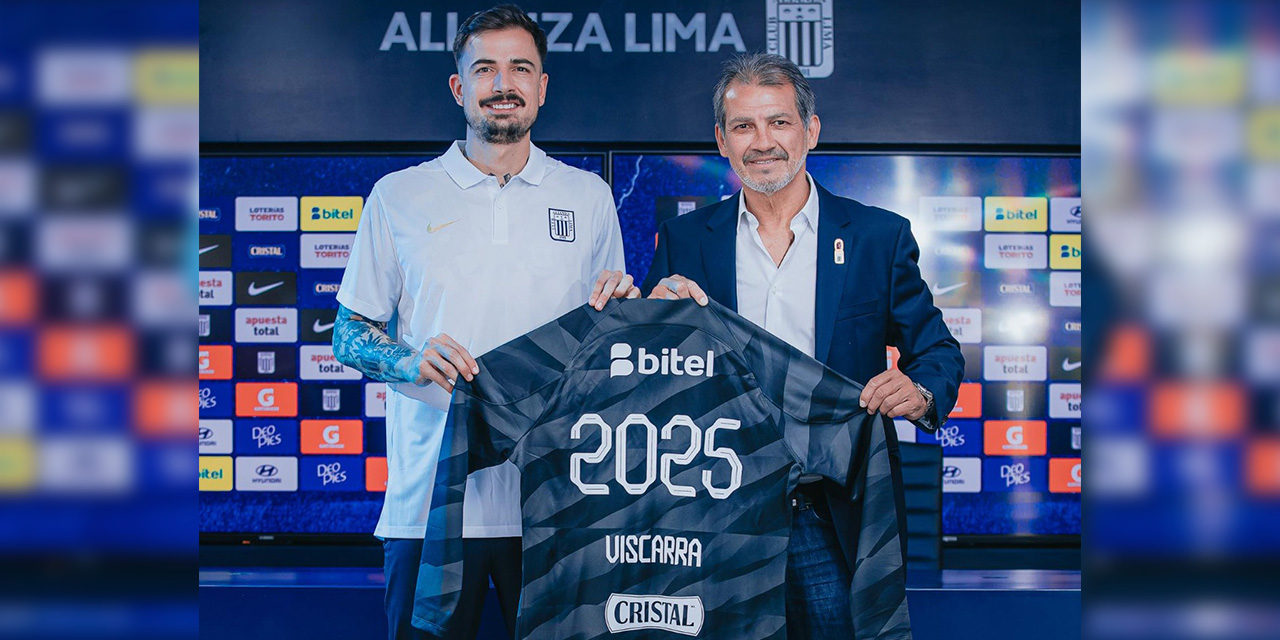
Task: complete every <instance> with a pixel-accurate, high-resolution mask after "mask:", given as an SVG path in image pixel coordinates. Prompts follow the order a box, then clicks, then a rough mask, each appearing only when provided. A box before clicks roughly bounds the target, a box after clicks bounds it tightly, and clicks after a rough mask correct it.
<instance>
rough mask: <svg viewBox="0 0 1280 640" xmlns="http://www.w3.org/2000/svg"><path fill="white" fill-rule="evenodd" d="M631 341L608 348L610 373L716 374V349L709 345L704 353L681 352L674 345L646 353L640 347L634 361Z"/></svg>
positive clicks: (610, 375)
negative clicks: (632, 359)
mask: <svg viewBox="0 0 1280 640" xmlns="http://www.w3.org/2000/svg"><path fill="white" fill-rule="evenodd" d="M631 353H632V348H631V345H629V344H626V343H623V342H619V343H618V344H615V345H613V346H612V347H610V348H609V360H610V362H609V377H610V378H616V377H618V376H629V375H631V374H633V373H639V374H640V375H642V376H647V375H652V374H655V373H656V374H660V375H664V376H667V375H671V376H685V375H688V376H706V377H708V378H710V377H711V376H712V375H714V374H715V368H716V366H715V365H716V360H715V358H716V353H715V351H712V350H710V349H708V350H707V355H706V357H705V358H704V357H703V356H684V355H680V350H679V349H676V348H674V347H673V348H670V349H667V348H663V350H662V351H661V352H660V353H649V352H647V351H645V350H644V347H640V349H639V350H636V362H634V363H633V362H632V361H631Z"/></svg>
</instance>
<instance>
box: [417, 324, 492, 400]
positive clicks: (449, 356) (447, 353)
mask: <svg viewBox="0 0 1280 640" xmlns="http://www.w3.org/2000/svg"><path fill="white" fill-rule="evenodd" d="M418 358H419V359H418V362H417V365H418V374H419V375H420V376H421V377H420V378H419V381H418V384H426V381H427V380H430V381H431V382H434V383H436V384H438V385H440V388H442V389H444V390H445V391H448V392H449V393H453V383H454V382H456V381H457V379H458V374H462V377H463V378H464V379H466V380H467V381H468V382H470V381H471V379H472V376H474V375H475V374H477V373H480V367H479V366H477V365H476V361H475V358H472V357H471V354H470V353H467V350H466V349H464V348H462V345H460V344H458V343H457V342H456V341H455V340H454V339H453V338H450V337H449V336H448V335H447V334H443V333H442V334H440V335H438V336H436V337H434V338H432V339H430V340H427V346H426V347H424V348H423V349H422V353H421V354H419V356H418Z"/></svg>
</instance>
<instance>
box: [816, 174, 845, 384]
mask: <svg viewBox="0 0 1280 640" xmlns="http://www.w3.org/2000/svg"><path fill="white" fill-rule="evenodd" d="M814 186H816V187H817V189H818V282H817V288H818V290H817V291H816V292H815V294H816V295H815V296H814V302H815V304H814V316H815V317H814V352H813V356H814V358H816V359H817V360H818V361H819V362H822V363H825V362H826V361H827V355H828V354H829V353H830V351H831V334H832V332H833V331H834V330H835V324H836V309H837V308H839V306H840V296H841V295H842V294H843V293H844V282H845V278H846V277H847V274H848V273H849V271H850V270H852V268H853V267H852V262H853V258H854V256H853V255H852V251H851V249H852V243H850V241H849V240H850V238H849V237H848V236H849V231H850V230H849V229H846V227H847V226H848V225H849V223H850V222H852V221H853V218H852V217H851V216H850V215H849V210H848V209H847V208H846V207H845V205H844V203H843V202H841V200H840V198H837V197H836V196H834V195H832V194H831V192H830V191H827V190H826V189H823V188H822V187H821V186H819V185H818V183H817V182H814ZM837 241H839V242H840V250H839V251H837V246H836V244H837ZM841 253H843V255H840V254H841ZM837 260H839V262H840V264H837Z"/></svg>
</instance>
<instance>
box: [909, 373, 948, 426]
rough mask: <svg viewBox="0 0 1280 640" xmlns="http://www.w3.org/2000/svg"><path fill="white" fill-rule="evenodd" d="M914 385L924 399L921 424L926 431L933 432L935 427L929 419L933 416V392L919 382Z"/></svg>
mask: <svg viewBox="0 0 1280 640" xmlns="http://www.w3.org/2000/svg"><path fill="white" fill-rule="evenodd" d="M912 384H914V385H915V386H916V391H919V392H920V395H921V396H923V397H924V416H922V417H921V418H920V420H919V422H920V424H921V425H922V426H924V427H925V428H926V429H929V430H932V429H933V428H934V426H935V425H934V424H933V421H931V420H930V419H929V416H930V415H932V414H933V392H932V391H929V390H928V389H926V388H924V385H922V384H920V383H919V382H913V383H912ZM937 426H939V427H940V426H942V425H941V424H939V425H937Z"/></svg>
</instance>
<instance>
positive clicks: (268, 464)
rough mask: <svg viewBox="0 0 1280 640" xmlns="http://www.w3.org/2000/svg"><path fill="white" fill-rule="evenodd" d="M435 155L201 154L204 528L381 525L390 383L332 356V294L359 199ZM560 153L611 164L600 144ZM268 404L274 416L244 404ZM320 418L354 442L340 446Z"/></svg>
mask: <svg viewBox="0 0 1280 640" xmlns="http://www.w3.org/2000/svg"><path fill="white" fill-rule="evenodd" d="M432 157H434V156H371V155H360V156H260V157H254V156H210V157H203V158H201V159H200V244H199V247H200V249H199V261H200V316H199V332H200V373H199V378H200V380H199V383H200V477H201V480H200V530H201V531H202V532H207V533H243V534H253V533H285V534H370V533H372V532H373V529H374V525H376V524H377V522H378V513H379V511H380V510H381V509H382V492H383V491H385V489H386V484H385V483H386V473H387V472H386V449H387V445H386V429H385V422H384V416H385V415H386V387H385V385H384V384H383V383H380V382H373V381H370V380H368V379H365V378H364V377H363V376H361V375H360V374H359V373H358V372H354V371H351V370H349V369H344V368H343V367H341V366H338V365H337V364H336V361H334V360H333V352H332V346H331V343H332V340H333V321H334V317H335V315H336V313H337V308H338V303H337V300H336V297H335V296H336V294H337V291H338V284H339V283H340V282H341V281H342V272H343V268H344V266H345V264H346V258H347V252H348V251H349V250H350V246H351V240H352V238H353V237H354V234H355V230H356V227H355V225H356V222H357V220H358V216H359V214H360V210H361V208H362V207H363V204H364V197H366V196H368V194H369V192H370V190H371V189H372V188H373V185H374V183H375V182H377V181H378V179H379V178H381V177H382V176H384V175H386V174H388V173H391V172H393V171H398V170H400V169H404V168H407V167H411V166H414V165H417V164H420V163H422V162H426V161H427V160H430V159H431V158H432ZM555 157H556V158H557V159H559V160H561V161H562V162H565V163H567V164H570V165H572V166H575V167H578V168H581V169H584V170H587V171H592V172H595V173H597V174H602V173H603V170H604V162H605V157H604V154H578V155H555ZM250 289H253V291H250ZM254 292H257V296H255V297H254V298H252V299H250V298H249V295H250V294H251V293H254ZM264 402H270V403H271V404H272V406H273V407H279V409H280V411H279V415H280V417H279V418H275V417H271V418H244V417H241V416H240V414H243V413H245V411H244V409H245V407H246V406H252V405H255V404H261V403H264ZM326 429H331V430H333V431H332V432H335V433H339V434H340V435H341V438H342V439H343V440H344V441H350V446H348V447H347V448H346V449H345V450H344V451H343V452H342V453H341V454H340V455H335V454H333V453H330V451H332V449H327V450H326V449H325V448H323V446H322V445H323V443H322V441H323V440H324V438H325V435H326ZM345 444H346V442H344V445H345ZM255 479H257V480H260V481H259V482H253V480H255Z"/></svg>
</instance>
